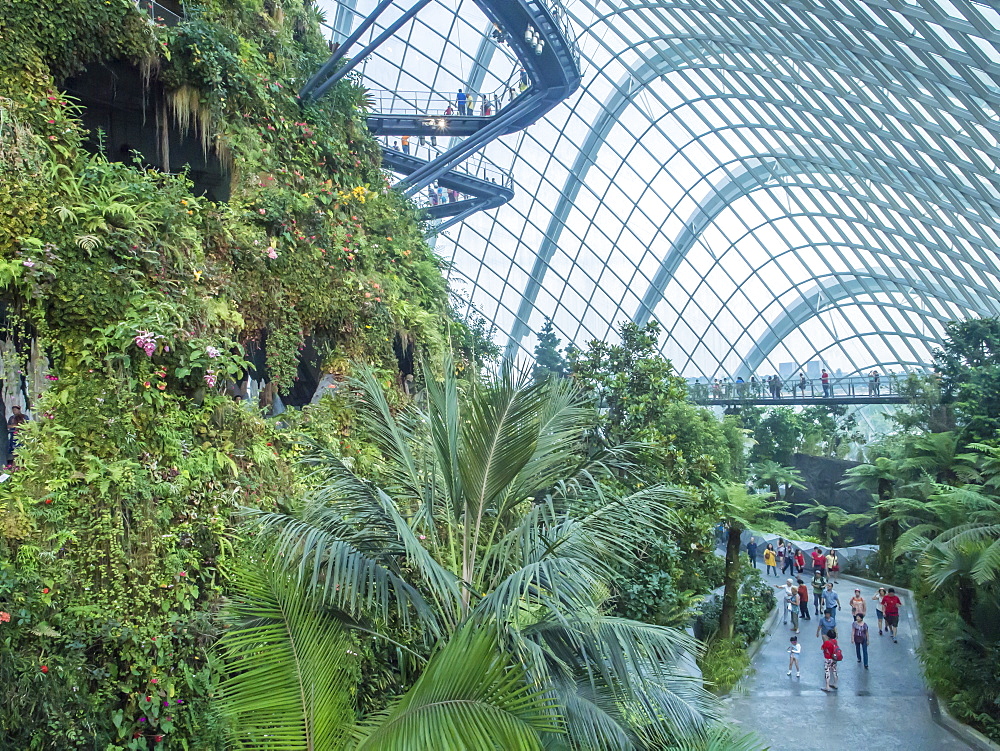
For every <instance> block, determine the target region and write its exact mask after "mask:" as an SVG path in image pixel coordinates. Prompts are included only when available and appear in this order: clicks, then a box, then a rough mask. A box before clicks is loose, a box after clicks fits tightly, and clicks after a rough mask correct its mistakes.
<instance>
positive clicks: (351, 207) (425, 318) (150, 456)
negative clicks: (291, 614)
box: [0, 0, 489, 751]
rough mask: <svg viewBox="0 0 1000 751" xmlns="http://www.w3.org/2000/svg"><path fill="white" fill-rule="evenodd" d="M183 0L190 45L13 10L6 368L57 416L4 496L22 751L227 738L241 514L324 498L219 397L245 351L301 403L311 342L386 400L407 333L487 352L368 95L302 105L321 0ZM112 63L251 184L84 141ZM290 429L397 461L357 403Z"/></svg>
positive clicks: (283, 447)
mask: <svg viewBox="0 0 1000 751" xmlns="http://www.w3.org/2000/svg"><path fill="white" fill-rule="evenodd" d="M186 5H187V10H188V16H187V17H186V19H184V20H183V21H182V22H181V23H180V24H178V25H176V26H171V27H166V26H163V25H162V24H158V23H156V22H155V19H150V18H149V17H148V16H147V15H146V14H145V13H144V12H142V11H140V10H139V8H138V7H137V5H136V4H135V3H134V2H131V0H104V1H102V2H92V1H90V0H66V2H62V1H60V2H55V1H54V0H42V2H26V1H25V0H11V2H7V3H6V4H5V5H4V10H3V13H0V170H2V172H3V176H4V179H3V180H2V181H0V289H2V291H3V296H4V305H5V310H6V311H7V314H6V321H7V325H6V327H5V331H4V332H3V334H4V336H3V338H4V340H5V341H7V342H13V343H14V344H15V345H16V348H15V351H14V352H13V353H11V354H9V355H5V357H4V367H5V368H7V367H11V368H13V367H15V366H17V367H19V368H21V369H22V370H23V371H24V372H26V373H27V375H28V377H27V378H26V382H27V396H28V398H29V400H30V407H31V412H32V415H33V417H35V418H36V419H35V420H34V421H33V422H32V423H30V424H29V425H28V426H26V427H25V428H23V429H22V431H21V433H20V434H19V440H20V441H21V442H22V444H23V445H22V447H21V448H20V450H19V452H18V458H17V467H16V471H15V472H13V473H12V474H13V476H12V478H11V479H10V480H8V481H7V482H6V483H4V484H3V485H0V530H2V532H3V534H2V535H0V572H2V573H0V612H3V613H8V614H10V615H11V620H10V621H9V622H8V621H2V620H0V696H2V698H3V700H4V701H3V705H2V707H0V726H2V727H3V728H4V732H5V734H6V735H5V738H4V741H5V743H7V744H8V745H10V747H11V748H19V749H59V750H60V751H62V750H63V749H73V748H101V749H109V750H111V749H114V751H124V750H127V751H133V750H136V749H145V748H148V747H150V745H151V744H153V743H155V742H156V740H155V739H156V738H157V737H158V736H162V738H163V740H164V747H167V748H181V749H184V748H198V749H212V748H217V747H220V745H221V744H222V742H223V737H224V728H223V727H222V721H221V720H220V718H219V716H218V713H217V712H216V711H215V708H214V704H215V695H216V692H217V690H218V686H217V684H218V680H219V673H218V670H217V669H216V667H215V665H214V661H213V659H212V658H211V657H210V655H211V651H210V647H211V645H212V644H213V643H214V642H215V641H216V639H217V638H218V636H219V634H220V633H221V632H222V631H223V630H224V625H225V624H224V623H223V622H222V621H220V618H219V616H218V612H219V608H220V606H221V604H222V602H223V600H224V594H225V592H226V591H227V586H228V582H229V579H230V577H231V576H232V575H233V573H234V572H235V571H236V570H238V568H239V567H238V566H237V564H236V561H235V556H234V553H233V551H234V549H235V548H236V547H237V546H238V545H242V544H243V540H242V539H241V538H240V537H239V536H238V535H237V534H236V532H235V530H234V528H233V526H232V524H231V521H230V516H231V513H232V510H233V508H234V507H235V505H236V504H247V505H251V504H252V505H254V506H256V507H257V508H259V509H265V510H273V509H275V508H277V507H282V508H284V507H287V505H288V504H289V498H293V497H297V496H299V495H301V493H302V492H303V490H304V489H305V488H306V487H308V486H309V485H310V483H311V480H310V479H309V478H307V477H305V476H304V474H303V473H300V472H298V471H297V470H296V469H295V468H294V466H293V462H294V461H295V460H296V459H297V458H298V457H300V456H301V455H302V453H303V451H304V449H303V447H302V445H300V444H299V443H298V442H297V439H292V438H291V437H290V436H289V435H288V434H282V433H279V432H278V431H276V430H275V428H274V427H273V426H269V425H268V424H267V423H265V422H264V420H262V419H261V417H260V415H259V413H257V411H256V410H255V409H254V408H252V407H250V408H244V406H246V407H249V406H250V405H243V406H241V405H240V404H238V403H236V402H233V401H232V400H231V399H229V398H226V397H224V396H223V392H224V390H225V389H226V388H227V387H232V386H233V385H234V383H235V382H238V381H239V380H240V379H241V378H242V377H243V375H244V373H245V371H246V367H247V366H246V363H245V362H244V353H245V351H246V350H245V347H246V345H248V344H251V343H252V344H254V345H258V346H260V348H261V349H263V350H264V352H265V353H266V371H267V373H266V375H267V376H268V377H269V380H270V382H271V384H272V387H273V388H274V389H277V390H280V391H283V392H284V391H287V390H288V389H290V388H291V387H292V386H293V385H294V381H295V376H296V373H297V369H298V360H299V358H300V347H301V345H302V342H303V341H304V340H305V338H306V337H311V339H312V341H313V343H314V344H315V345H316V347H317V349H318V350H319V351H321V352H322V353H323V354H324V355H325V356H326V357H325V360H324V363H325V364H326V365H329V366H330V367H329V369H330V371H331V372H337V370H336V367H337V363H342V362H346V358H348V357H355V358H358V359H361V360H364V361H368V362H371V363H374V364H375V365H376V367H377V368H378V371H377V372H378V374H379V376H378V377H379V382H380V384H382V385H384V384H392V383H394V382H398V373H399V366H398V363H397V361H396V356H395V353H394V351H393V345H394V343H396V342H401V343H402V345H401V346H402V347H403V348H404V349H408V350H411V351H414V352H415V353H417V354H418V355H419V353H421V352H434V353H439V354H440V353H442V352H444V351H445V350H448V349H450V348H453V349H454V350H455V352H456V355H457V357H458V358H459V359H460V363H459V364H460V365H461V366H464V365H466V364H467V363H468V361H470V360H472V359H477V358H480V357H482V353H485V352H486V351H487V350H488V348H489V343H488V342H485V341H484V340H483V338H482V332H481V331H480V330H478V329H476V328H475V326H474V325H473V326H468V325H466V324H464V323H461V322H459V321H457V320H455V316H454V313H453V311H452V309H451V307H450V305H449V299H448V292H447V285H446V282H445V280H444V278H443V275H442V270H443V268H444V264H443V263H442V262H441V261H440V260H439V259H438V258H436V257H435V256H434V254H433V253H432V251H431V249H430V248H429V247H428V245H427V243H426V242H425V241H424V239H423V234H422V233H423V229H422V227H421V226H420V224H419V223H418V222H417V221H416V220H415V214H414V211H413V207H412V205H411V204H410V203H409V202H408V201H406V200H405V199H404V198H403V197H402V196H400V195H399V194H398V193H396V192H393V191H391V190H389V189H388V187H387V185H386V181H385V176H384V174H383V173H382V171H381V156H380V153H379V148H378V145H377V144H376V142H375V141H374V140H373V139H372V138H371V137H370V136H369V135H368V133H367V131H366V129H365V125H364V115H363V113H362V112H361V110H360V109H359V105H360V103H361V101H362V95H363V92H362V90H361V89H360V87H358V86H357V85H355V84H353V83H351V82H344V83H343V84H342V85H340V86H338V87H336V90H335V91H332V92H331V94H330V96H329V97H327V98H326V99H325V100H324V101H323V102H321V103H319V104H317V105H314V106H310V107H308V108H305V109H303V108H302V106H301V104H300V102H299V101H298V100H297V99H296V97H295V94H294V92H295V90H296V88H297V86H298V84H299V83H301V81H302V80H303V77H304V76H305V75H306V74H307V73H309V72H311V71H313V70H314V69H315V67H316V66H317V65H318V63H319V62H320V61H321V60H322V59H324V58H325V56H326V55H327V54H328V48H327V47H326V43H325V41H324V40H323V38H322V35H321V34H320V33H319V27H318V23H317V22H318V18H319V16H318V13H317V11H316V9H315V8H314V7H313V5H312V4H311V3H309V2H305V1H304V0H284V1H283V2H281V3H274V2H270V0H268V1H267V2H260V1H257V0H255V1H254V2H248V3H235V2H230V0H206V2H204V3H201V4H199V5H197V6H196V5H194V4H191V3H188V4H186ZM113 61H127V62H129V63H131V64H134V65H135V66H136V67H138V68H139V70H140V71H141V72H142V73H143V74H144V75H148V80H149V81H151V82H154V81H155V82H157V84H158V85H162V87H163V89H164V91H165V95H164V98H163V99H162V100H160V99H159V98H158V94H157V95H155V96H154V92H158V91H159V87H158V86H157V87H153V86H151V87H150V88H149V89H148V90H147V91H146V92H144V94H145V95H147V96H148V97H149V99H150V109H151V112H152V111H153V110H155V111H157V112H161V111H162V112H166V116H167V118H168V119H169V120H170V121H171V122H172V123H173V125H176V126H178V127H179V128H180V129H181V130H182V131H188V132H191V133H193V134H194V135H195V136H196V137H199V138H200V139H201V141H202V145H203V147H204V149H205V151H206V153H209V154H212V155H214V156H216V157H218V158H219V160H220V161H221V162H222V163H223V164H224V165H226V167H227V168H229V169H230V170H231V174H232V186H231V187H232V198H231V200H230V202H228V203H227V204H215V203H213V202H211V201H209V200H207V199H205V198H202V197H197V196H195V195H193V192H192V183H191V181H190V180H189V179H188V178H187V176H186V175H185V174H183V169H180V172H181V174H167V171H166V170H164V172H158V171H154V170H149V169H146V168H144V167H143V166H141V165H142V164H143V163H146V162H148V161H152V155H146V157H145V158H141V157H138V156H137V158H136V160H135V161H134V163H127V164H123V163H115V162H112V161H110V160H109V159H108V158H107V157H106V155H104V154H102V153H97V154H91V153H88V152H87V151H86V150H85V149H84V144H85V143H88V142H89V141H88V134H87V132H86V130H85V128H84V127H83V125H82V120H81V114H82V113H81V109H80V107H79V106H77V105H76V104H75V103H74V102H72V101H71V100H69V99H68V98H67V97H65V96H64V95H63V94H62V93H61V92H60V91H59V89H58V86H57V82H59V83H61V82H62V81H63V80H65V78H66V77H67V76H68V75H71V74H76V73H79V72H81V70H82V69H83V67H84V66H89V65H100V64H105V63H110V62H113ZM155 120H156V118H154V117H153V116H152V114H151V115H150V118H149V127H150V128H153V127H156V126H154V121H155ZM165 125H166V123H160V124H159V127H163V126H165ZM89 135H90V136H91V138H90V140H92V141H97V142H98V143H99V142H101V140H102V139H101V137H100V134H89ZM164 166H165V167H168V168H172V170H173V171H175V172H176V171H178V169H179V165H176V164H173V165H164ZM401 399H402V397H400V396H396V397H392V401H393V404H394V405H395V404H396V402H397V400H401ZM286 423H289V424H295V425H296V427H299V426H301V427H302V428H303V429H304V431H305V432H306V433H307V434H308V435H309V436H311V437H312V438H313V439H316V438H317V436H320V435H322V438H323V440H324V441H325V442H326V443H325V445H326V446H327V448H328V449H329V450H331V451H334V452H336V453H337V455H338V456H343V457H344V458H345V459H346V460H347V461H350V462H351V463H352V464H353V465H354V466H356V467H357V468H358V469H359V470H361V471H374V470H375V469H376V468H377V467H378V466H379V465H380V463H381V461H382V459H381V457H380V456H379V455H378V452H377V450H376V449H375V448H374V447H373V444H372V442H371V441H370V440H367V438H366V436H365V435H364V434H363V432H360V431H357V432H356V431H354V429H353V428H354V423H353V420H352V419H351V416H350V415H349V414H347V410H346V408H345V407H344V405H343V399H342V398H341V399H339V400H338V399H331V398H327V399H324V400H323V401H322V402H321V404H319V405H316V406H315V407H312V408H310V409H309V410H307V411H306V412H305V413H304V414H303V415H296V416H289V417H288V418H286ZM358 652H359V659H367V660H374V659H375V653H374V650H373V649H371V648H368V647H364V648H359V650H358ZM42 666H44V667H45V670H44V671H43V670H42V669H41V668H42ZM372 673H373V675H374V674H375V671H372ZM382 685H383V688H382V690H383V691H384V692H385V693H386V694H387V693H390V692H392V691H394V690H395V688H396V687H397V684H396V683H394V682H387V683H383V684H382ZM352 711H353V709H352Z"/></svg>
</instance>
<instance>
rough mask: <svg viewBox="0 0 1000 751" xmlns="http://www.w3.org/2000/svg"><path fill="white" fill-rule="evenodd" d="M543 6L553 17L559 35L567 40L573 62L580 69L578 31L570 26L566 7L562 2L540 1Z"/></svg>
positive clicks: (555, 0) (552, 0)
mask: <svg viewBox="0 0 1000 751" xmlns="http://www.w3.org/2000/svg"><path fill="white" fill-rule="evenodd" d="M538 1H539V2H540V3H541V4H542V5H544V6H545V7H546V8H547V9H548V11H549V15H550V16H552V20H553V21H555V22H556V26H557V27H558V28H559V33H560V34H562V37H563V39H565V40H566V44H567V45H568V46H569V52H570V55H572V56H573V62H574V63H576V67H577V68H578V69H579V67H580V46H579V45H578V44H577V43H576V30H575V29H574V28H573V27H572V25H570V22H569V14H568V13H567V12H566V6H565V5H564V4H563V3H562V2H561V1H560V0H538Z"/></svg>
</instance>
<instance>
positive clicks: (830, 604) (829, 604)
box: [823, 582, 840, 611]
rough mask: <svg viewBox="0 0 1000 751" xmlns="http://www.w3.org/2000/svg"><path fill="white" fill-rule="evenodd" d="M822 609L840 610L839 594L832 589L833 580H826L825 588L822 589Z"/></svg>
mask: <svg viewBox="0 0 1000 751" xmlns="http://www.w3.org/2000/svg"><path fill="white" fill-rule="evenodd" d="M823 609H824V610H833V611H837V610H840V595H838V594H837V593H836V592H835V591H834V590H833V582H827V583H826V589H824V590H823Z"/></svg>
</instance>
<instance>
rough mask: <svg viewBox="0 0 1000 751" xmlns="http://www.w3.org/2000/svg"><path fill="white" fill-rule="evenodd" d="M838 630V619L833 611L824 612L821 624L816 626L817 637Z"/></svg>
mask: <svg viewBox="0 0 1000 751" xmlns="http://www.w3.org/2000/svg"><path fill="white" fill-rule="evenodd" d="M836 630H837V617H836V616H835V615H834V613H833V611H832V610H824V611H823V617H822V618H820V619H819V623H818V624H817V625H816V636H817V637H820V636H822V635H823V634H825V633H826V632H827V631H836Z"/></svg>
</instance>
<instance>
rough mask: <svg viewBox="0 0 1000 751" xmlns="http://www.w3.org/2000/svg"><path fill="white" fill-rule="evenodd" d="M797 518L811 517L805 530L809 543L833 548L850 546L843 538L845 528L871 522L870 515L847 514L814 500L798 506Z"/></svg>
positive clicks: (838, 508)
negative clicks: (812, 542) (813, 542)
mask: <svg viewBox="0 0 1000 751" xmlns="http://www.w3.org/2000/svg"><path fill="white" fill-rule="evenodd" d="M797 517H798V518H799V519H800V520H801V519H802V518H803V517H812V519H813V520H812V521H811V522H810V523H809V525H808V526H807V527H806V530H805V531H806V534H807V535H809V540H810V541H815V542H818V543H819V544H821V545H832V546H834V547H844V546H846V545H849V544H850V541H849V539H848V538H846V537H845V536H844V528H845V527H847V526H849V525H852V524H867V523H868V522H870V521H871V520H872V516H871V514H849V513H847V512H846V511H844V509H842V508H840V507H839V506H824V505H823V504H822V503H820V502H819V501H817V500H815V499H812V500H810V501H809V502H808V503H805V504H802V505H800V506H799V510H798V513H797Z"/></svg>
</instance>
